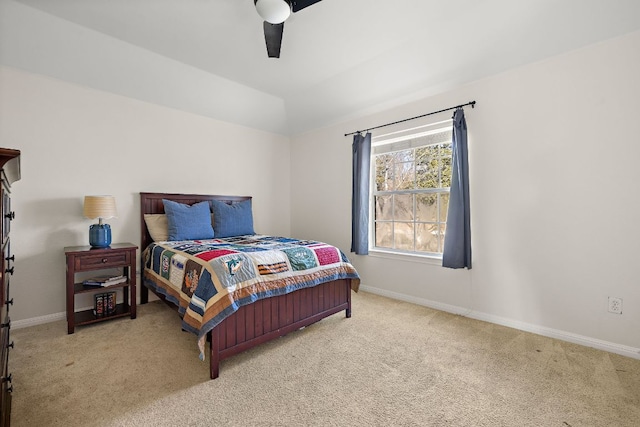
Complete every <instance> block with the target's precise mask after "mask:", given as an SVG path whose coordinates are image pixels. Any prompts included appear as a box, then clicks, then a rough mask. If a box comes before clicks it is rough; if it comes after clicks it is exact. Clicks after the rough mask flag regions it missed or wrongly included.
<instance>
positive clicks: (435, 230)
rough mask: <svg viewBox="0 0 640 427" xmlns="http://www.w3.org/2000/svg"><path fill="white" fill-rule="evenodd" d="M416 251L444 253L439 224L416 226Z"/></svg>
mask: <svg viewBox="0 0 640 427" xmlns="http://www.w3.org/2000/svg"><path fill="white" fill-rule="evenodd" d="M416 227H417V228H416V231H417V232H416V234H417V236H418V237H417V238H416V250H418V251H423V252H442V250H440V245H439V241H440V239H439V227H438V224H416Z"/></svg>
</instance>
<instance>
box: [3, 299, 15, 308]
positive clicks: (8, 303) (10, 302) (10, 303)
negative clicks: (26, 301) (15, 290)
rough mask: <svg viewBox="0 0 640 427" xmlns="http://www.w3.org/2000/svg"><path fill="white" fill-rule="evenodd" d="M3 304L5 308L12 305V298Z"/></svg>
mask: <svg viewBox="0 0 640 427" xmlns="http://www.w3.org/2000/svg"><path fill="white" fill-rule="evenodd" d="M5 304H7V307H9V306H10V305H13V298H11V299H10V300H9V301H7V302H5Z"/></svg>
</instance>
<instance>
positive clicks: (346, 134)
mask: <svg viewBox="0 0 640 427" xmlns="http://www.w3.org/2000/svg"><path fill="white" fill-rule="evenodd" d="M467 105H471V108H475V106H476V101H470V102H467V103H466V104H460V105H456V106H455V107H450V108H445V109H444V110H438V111H434V112H432V113H427V114H422V115H420V116H415V117H411V118H408V119H404V120H398V121H397V122H392V123H387V124H385V125H380V126H375V127H372V128H369V129H364V130H357V131H355V132H351V133H345V134H344V136H349V135H355V134H357V133H362V132H368V131H370V130H374V129H379V128H383V127H386V126H391V125H397V124H398V123H404V122H408V121H409V120H415V119H420V118H422V117H427V116H431V115H433V114H438V113H442V112H444V111H449V110H455V109H456V108H462V107H466V106H467Z"/></svg>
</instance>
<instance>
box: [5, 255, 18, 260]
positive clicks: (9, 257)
mask: <svg viewBox="0 0 640 427" xmlns="http://www.w3.org/2000/svg"><path fill="white" fill-rule="evenodd" d="M5 259H6V260H7V261H15V260H16V256H15V255H11V256H8V257H6V258H5Z"/></svg>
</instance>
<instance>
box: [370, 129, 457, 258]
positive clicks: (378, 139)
mask: <svg viewBox="0 0 640 427" xmlns="http://www.w3.org/2000/svg"><path fill="white" fill-rule="evenodd" d="M452 126H453V121H452V120H451V119H448V120H442V121H439V122H435V123H430V124H427V125H423V126H419V127H415V128H410V129H404V130H399V131H396V132H391V133H388V134H384V135H379V136H375V137H373V138H372V144H371V145H372V150H371V165H372V167H371V170H370V173H371V175H370V182H371V184H370V195H369V217H370V218H371V219H372V220H371V221H369V236H370V237H369V251H370V253H371V254H372V255H375V256H381V257H385V258H398V259H406V260H411V261H418V262H422V261H426V262H428V263H434V264H435V263H439V262H441V260H442V252H428V251H415V250H405V249H397V248H387V247H382V246H380V247H378V246H376V223H378V221H377V220H376V197H377V196H380V195H394V194H396V195H398V194H411V195H419V194H447V195H448V194H449V193H450V189H451V188H450V187H438V188H422V189H416V188H414V189H409V190H406V189H404V190H385V191H378V190H377V184H376V169H377V168H376V157H377V156H379V155H381V154H384V153H376V152H375V147H379V146H384V145H389V144H393V143H399V142H403V141H406V140H410V139H417V138H421V137H425V136H429V135H434V134H438V133H442V132H450V131H451V130H452ZM452 139H453V135H452ZM452 139H451V140H450V141H449V142H444V143H443V142H436V143H433V144H427V145H421V146H416V147H412V148H413V149H417V148H420V147H427V146H434V145H442V144H452V142H453V141H452ZM405 149H408V148H405ZM397 151H402V149H399V150H391V151H389V152H390V153H391V152H397ZM452 155H453V153H452ZM439 158H442V157H439ZM414 162H415V159H414ZM414 165H415V163H414ZM436 211H437V222H436V224H445V226H446V218H445V221H441V220H440V215H441V212H440V211H441V207H440V201H439V200H438V206H437V208H436ZM412 217H413V220H412V221H411V222H412V223H413V225H414V246H415V238H416V229H415V224H419V223H421V222H420V221H416V219H415V218H416V205H415V203H413V213H412ZM389 222H390V223H391V224H394V223H395V222H404V221H398V220H395V219H392V220H391V221H389ZM424 223H430V222H424ZM442 246H443V247H444V240H443V242H442Z"/></svg>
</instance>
